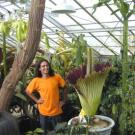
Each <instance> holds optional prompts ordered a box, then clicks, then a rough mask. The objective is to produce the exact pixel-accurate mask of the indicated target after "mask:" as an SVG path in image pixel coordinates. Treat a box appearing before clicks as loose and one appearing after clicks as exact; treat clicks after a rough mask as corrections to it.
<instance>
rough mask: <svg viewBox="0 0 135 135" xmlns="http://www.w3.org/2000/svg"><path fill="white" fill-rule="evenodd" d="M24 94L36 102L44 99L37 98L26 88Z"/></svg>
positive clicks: (38, 102) (39, 102)
mask: <svg viewBox="0 0 135 135" xmlns="http://www.w3.org/2000/svg"><path fill="white" fill-rule="evenodd" d="M26 94H27V95H28V96H29V97H30V98H31V99H32V100H33V101H34V102H35V103H36V104H42V103H43V102H44V100H43V99H42V98H39V99H37V98H36V97H35V96H34V95H33V94H32V93H30V92H29V91H28V90H27V89H26Z"/></svg>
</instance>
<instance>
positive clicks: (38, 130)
mask: <svg viewBox="0 0 135 135" xmlns="http://www.w3.org/2000/svg"><path fill="white" fill-rule="evenodd" d="M41 133H43V130H42V129H41V128H36V129H35V130H34V131H28V132H27V133H26V134H25V135H41Z"/></svg>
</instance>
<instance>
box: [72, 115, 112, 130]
mask: <svg viewBox="0 0 135 135" xmlns="http://www.w3.org/2000/svg"><path fill="white" fill-rule="evenodd" d="M80 123H81V122H80V119H79V118H78V117H76V118H74V119H73V120H72V122H71V124H72V125H74V126H75V125H78V124H80ZM91 123H92V124H91V125H86V123H83V124H82V125H83V126H84V127H86V126H88V127H89V128H94V129H97V128H100V129H101V128H105V127H108V126H109V125H110V123H109V122H107V121H105V120H102V119H99V118H93V121H92V122H91Z"/></svg>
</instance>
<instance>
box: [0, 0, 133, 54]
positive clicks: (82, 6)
mask: <svg viewBox="0 0 135 135" xmlns="http://www.w3.org/2000/svg"><path fill="white" fill-rule="evenodd" d="M95 1H97V0H68V3H69V4H71V5H72V6H73V7H74V8H75V10H76V12H75V13H72V14H67V13H66V14H56V13H52V12H51V11H52V10H53V9H54V8H55V7H56V6H57V5H60V4H62V2H63V0H46V3H45V14H44V19H43V27H42V30H43V31H45V32H46V33H47V35H48V37H49V41H50V44H51V45H52V46H57V45H58V42H57V41H58V34H57V32H58V31H62V32H64V38H65V41H66V42H71V41H72V38H73V37H75V36H78V35H79V34H84V35H85V39H86V41H87V43H88V45H89V46H91V47H92V48H94V50H96V52H98V53H99V54H100V55H115V54H116V55H119V54H120V50H121V46H122V34H123V21H122V16H121V14H120V13H119V12H117V13H114V14H112V12H114V11H115V10H116V9H117V8H116V6H115V5H113V4H112V3H109V4H105V5H104V6H102V7H99V8H97V10H96V11H95V13H94V14H92V13H93V4H95ZM64 2H66V1H64ZM127 2H128V3H129V5H131V6H132V5H133V1H131V0H128V1H127ZM28 6H29V4H28V3H26V4H20V3H16V4H13V3H11V2H8V1H7V2H5V1H3V0H1V1H0V15H2V16H3V15H4V16H6V17H8V16H9V13H11V12H14V10H18V9H20V8H26V7H27V8H28ZM6 17H5V18H6ZM24 17H25V18H28V14H25V16H24ZM134 34H135V15H132V16H131V17H130V18H129V33H128V35H129V36H128V38H129V48H128V49H129V54H134V51H135V35H134ZM0 40H2V37H1V36H0ZM8 42H9V43H10V45H12V46H16V45H17V42H16V39H15V37H14V36H11V37H9V38H8ZM41 44H43V43H41Z"/></svg>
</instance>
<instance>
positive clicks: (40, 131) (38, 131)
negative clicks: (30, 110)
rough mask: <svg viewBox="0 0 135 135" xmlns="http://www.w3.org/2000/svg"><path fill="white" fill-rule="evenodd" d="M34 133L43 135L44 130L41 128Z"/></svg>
mask: <svg viewBox="0 0 135 135" xmlns="http://www.w3.org/2000/svg"><path fill="white" fill-rule="evenodd" d="M34 132H35V133H43V132H44V130H43V129H41V128H36V129H35V130H34Z"/></svg>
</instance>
